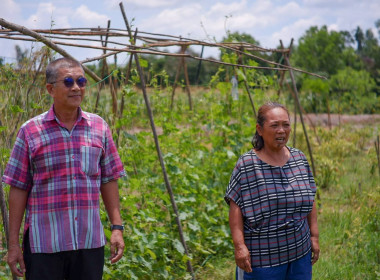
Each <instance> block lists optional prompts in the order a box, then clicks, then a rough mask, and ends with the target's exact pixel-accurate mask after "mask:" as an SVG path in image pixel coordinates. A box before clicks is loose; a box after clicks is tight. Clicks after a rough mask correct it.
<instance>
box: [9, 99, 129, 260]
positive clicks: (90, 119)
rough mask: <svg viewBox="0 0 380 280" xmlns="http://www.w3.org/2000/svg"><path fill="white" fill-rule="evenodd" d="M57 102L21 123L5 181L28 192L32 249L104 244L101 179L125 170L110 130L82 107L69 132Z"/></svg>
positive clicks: (49, 250)
mask: <svg viewBox="0 0 380 280" xmlns="http://www.w3.org/2000/svg"><path fill="white" fill-rule="evenodd" d="M53 108H54V107H53V106H52V107H51V108H50V110H49V111H48V112H45V113H43V114H41V115H39V116H36V117H34V118H33V119H31V120H29V121H27V122H26V123H25V124H23V125H22V126H21V128H20V130H19V132H18V134H17V138H16V142H15V145H14V148H13V151H12V154H11V156H10V158H9V162H8V165H7V167H6V169H5V172H4V176H3V182H4V183H6V184H8V185H11V186H13V187H17V188H20V189H23V190H25V191H28V193H29V195H28V201H27V205H26V214H25V226H24V232H26V230H27V229H29V240H30V247H31V251H32V253H54V252H60V251H68V250H78V249H89V248H98V247H101V246H104V245H105V243H106V240H105V235H104V231H103V226H102V223H101V220H100V214H99V194H100V185H101V184H104V183H107V182H110V181H112V180H116V179H118V178H120V177H122V176H125V171H124V169H123V166H122V163H121V160H120V157H119V155H118V153H117V150H116V146H115V144H114V142H113V140H112V135H111V132H110V130H109V128H108V125H107V123H106V122H105V121H104V120H103V119H102V118H101V117H99V116H97V115H95V114H90V113H87V112H83V111H82V110H81V109H80V108H79V116H78V119H77V121H76V123H75V125H74V127H73V129H72V130H71V132H69V131H68V130H67V129H66V128H64V127H63V126H62V125H61V124H60V122H59V120H58V119H57V117H56V116H55V113H54V110H53Z"/></svg>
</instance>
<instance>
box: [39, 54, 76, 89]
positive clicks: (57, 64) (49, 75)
mask: <svg viewBox="0 0 380 280" xmlns="http://www.w3.org/2000/svg"><path fill="white" fill-rule="evenodd" d="M74 67H80V68H82V70H83V67H82V65H81V64H80V63H79V62H78V61H77V60H75V59H72V58H68V57H62V58H58V59H56V60H53V61H52V62H50V63H49V64H48V66H47V67H46V83H48V84H51V83H55V82H56V81H57V79H58V69H60V68H74Z"/></svg>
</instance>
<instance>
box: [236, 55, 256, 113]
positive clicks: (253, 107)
mask: <svg viewBox="0 0 380 280" xmlns="http://www.w3.org/2000/svg"><path fill="white" fill-rule="evenodd" d="M241 50H242V51H244V49H243V48H242V49H241ZM238 56H239V58H238V63H239V64H243V58H242V57H241V54H240V53H239V54H238ZM242 69H243V73H244V76H245V77H247V75H246V72H245V68H244V67H242ZM244 86H245V90H246V91H247V94H248V97H249V101H250V102H251V106H252V111H253V114H254V115H255V119H257V114H256V109H255V104H254V103H253V99H252V96H251V91H250V90H249V86H248V82H247V79H246V78H245V79H244Z"/></svg>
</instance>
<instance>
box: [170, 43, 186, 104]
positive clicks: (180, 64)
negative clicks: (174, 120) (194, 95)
mask: <svg viewBox="0 0 380 280" xmlns="http://www.w3.org/2000/svg"><path fill="white" fill-rule="evenodd" d="M179 53H182V48H181V51H180V52H179ZM182 62H183V61H182V59H180V60H179V62H178V65H177V71H176V73H175V78H174V84H173V90H172V98H171V103H170V109H171V110H173V106H174V95H175V89H176V87H177V82H178V79H179V74H180V72H181V67H182Z"/></svg>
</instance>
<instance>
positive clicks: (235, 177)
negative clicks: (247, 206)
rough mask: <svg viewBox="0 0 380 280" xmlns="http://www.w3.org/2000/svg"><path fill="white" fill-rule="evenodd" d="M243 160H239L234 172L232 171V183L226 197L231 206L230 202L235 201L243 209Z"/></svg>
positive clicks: (228, 187)
mask: <svg viewBox="0 0 380 280" xmlns="http://www.w3.org/2000/svg"><path fill="white" fill-rule="evenodd" d="M241 161H242V160H241V158H240V159H239V160H238V162H237V164H236V166H235V168H234V170H233V171H232V174H231V178H230V182H229V184H228V186H227V190H226V194H225V196H224V200H225V201H226V203H227V204H228V205H229V204H230V201H231V200H233V201H234V202H235V203H236V204H237V205H238V206H239V207H241V205H240V204H241V187H240V179H241V170H240V164H241Z"/></svg>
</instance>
